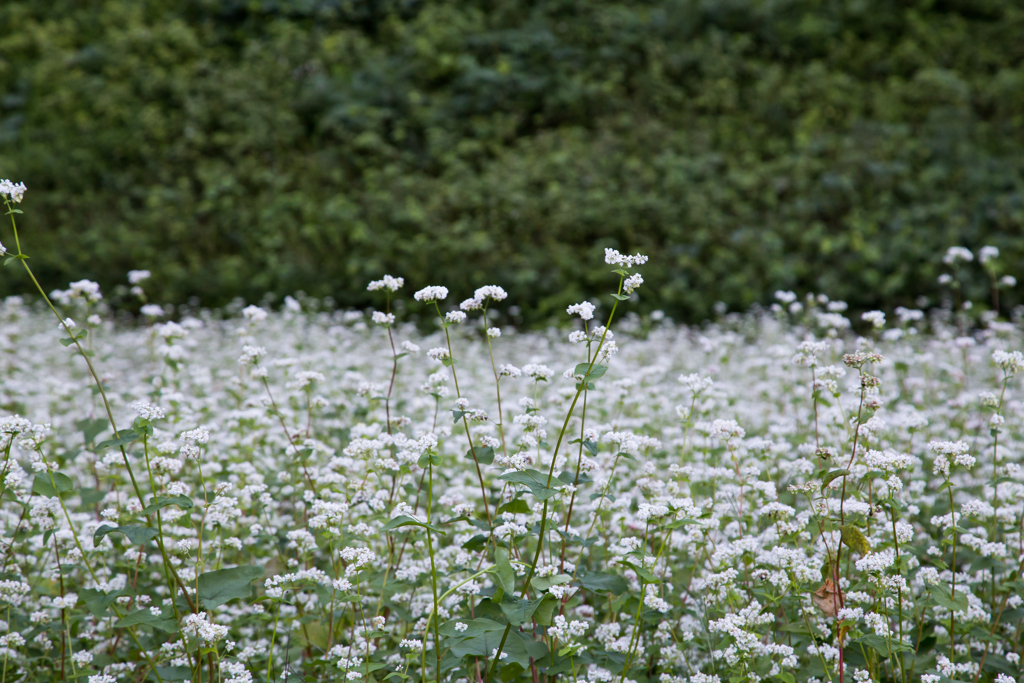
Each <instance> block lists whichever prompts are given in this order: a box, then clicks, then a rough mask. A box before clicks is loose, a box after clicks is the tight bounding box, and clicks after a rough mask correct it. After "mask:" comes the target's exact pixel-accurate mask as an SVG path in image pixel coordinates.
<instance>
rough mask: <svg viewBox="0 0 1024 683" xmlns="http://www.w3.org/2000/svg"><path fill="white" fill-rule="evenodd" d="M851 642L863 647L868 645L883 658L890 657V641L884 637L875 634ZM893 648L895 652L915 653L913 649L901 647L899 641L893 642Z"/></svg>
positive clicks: (905, 646)
mask: <svg viewBox="0 0 1024 683" xmlns="http://www.w3.org/2000/svg"><path fill="white" fill-rule="evenodd" d="M850 642H851V643H859V644H861V645H867V646H868V647H870V648H872V649H873V650H874V651H875V652H877V653H878V654H880V655H882V657H888V656H889V649H890V641H889V639H888V638H885V637H884V636H879V635H876V634H874V633H871V634H869V635H866V636H861V637H860V638H857V639H855V640H851V641H850ZM891 647H892V651H893V652H899V651H900V650H902V651H904V652H913V648H911V647H908V646H907V645H901V644H900V642H899V641H898V640H893V641H891Z"/></svg>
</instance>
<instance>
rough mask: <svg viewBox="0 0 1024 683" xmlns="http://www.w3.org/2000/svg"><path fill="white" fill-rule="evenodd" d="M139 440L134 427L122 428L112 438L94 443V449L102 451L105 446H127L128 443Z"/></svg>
mask: <svg viewBox="0 0 1024 683" xmlns="http://www.w3.org/2000/svg"><path fill="white" fill-rule="evenodd" d="M138 440H139V435H138V433H137V432H136V431H135V430H134V429H122V430H121V431H119V432H118V433H117V434H115V435H114V438H112V439H107V440H106V441H101V442H100V443H98V444H96V448H95V450H96V451H102V450H103V449H105V448H116V447H118V446H127V445H128V444H130V443H133V442H135V441H138Z"/></svg>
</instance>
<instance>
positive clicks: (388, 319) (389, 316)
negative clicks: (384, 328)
mask: <svg viewBox="0 0 1024 683" xmlns="http://www.w3.org/2000/svg"><path fill="white" fill-rule="evenodd" d="M370 318H371V320H373V322H374V323H375V324H377V325H394V324H395V314H394V313H382V312H381V311H374V312H373V314H372V315H371V316H370Z"/></svg>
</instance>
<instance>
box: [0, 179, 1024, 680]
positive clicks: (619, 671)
mask: <svg viewBox="0 0 1024 683" xmlns="http://www.w3.org/2000/svg"><path fill="white" fill-rule="evenodd" d="M22 192H23V189H22ZM4 194H5V195H6V196H7V197H8V198H9V199H13V198H14V196H15V194H14V193H13V191H11V190H10V188H9V187H8V188H6V191H5V193H4ZM20 198H21V196H20V193H19V194H18V195H17V199H18V200H20ZM16 203H17V201H14V202H11V203H9V204H8V208H9V209H10V210H12V211H14V210H15V209H14V207H15V204H16ZM12 217H14V214H13V213H12ZM12 237H13V235H12ZM5 241H8V243H9V240H8V239H7V238H5ZM8 256H11V258H12V260H14V261H17V263H15V262H12V263H10V264H9V265H8V267H11V268H14V267H18V268H22V267H23V266H24V267H25V276H26V279H29V278H30V271H29V270H28V264H30V263H31V261H27V260H25V259H24V258H23V255H22V253H21V250H20V247H19V248H18V249H17V251H14V250H11V251H9V252H8ZM961 257H962V255H961ZM605 260H606V263H607V264H608V265H607V269H608V270H609V271H611V272H609V274H608V291H606V292H603V293H602V292H595V293H594V298H593V300H592V301H590V302H581V303H579V304H577V305H575V306H572V307H570V308H569V310H568V311H567V314H566V325H565V327H564V328H561V329H551V330H548V331H546V332H517V331H516V330H515V329H513V328H511V327H508V326H504V325H502V324H501V322H500V321H501V320H502V319H503V317H502V313H501V311H504V310H505V309H506V308H507V306H509V305H511V304H514V303H515V302H511V301H509V300H508V299H507V298H506V295H505V292H504V290H503V289H502V288H501V287H500V286H498V285H486V286H483V287H481V288H480V289H478V290H476V292H474V293H470V292H464V293H461V294H462V296H463V297H466V296H468V297H469V298H466V299H465V300H461V302H460V297H458V296H456V295H455V294H454V293H449V292H448V290H447V289H446V288H444V287H443V286H440V285H438V286H432V287H427V288H425V289H421V290H419V291H416V292H411V291H407V290H406V288H405V285H404V282H403V281H402V279H401V278H398V277H391V276H385V277H383V279H381V280H379V281H376V282H373V283H369V289H370V290H371V291H372V292H374V293H375V294H376V295H377V296H379V299H380V305H379V307H378V310H376V311H373V312H369V311H367V312H363V311H347V312H345V311H334V310H328V309H326V308H325V307H322V306H321V304H320V302H317V301H314V300H297V299H294V298H291V297H288V298H287V299H286V300H285V304H284V305H283V306H281V307H280V310H276V311H272V310H270V308H269V307H258V306H252V305H249V306H245V305H244V304H240V305H238V306H235V307H231V308H229V309H226V310H218V311H207V310H201V309H196V310H192V311H189V312H185V313H183V314H181V315H179V316H176V317H175V319H174V320H173V321H172V320H169V319H165V310H164V309H163V308H161V307H159V306H155V305H153V304H149V305H147V306H145V307H143V314H144V315H143V320H141V321H135V322H125V321H123V320H120V319H117V316H115V315H114V314H113V313H112V312H111V311H109V310H107V309H106V308H105V306H104V299H103V293H102V292H101V291H99V288H98V287H97V286H95V285H94V284H93V283H91V282H88V281H80V282H76V283H72V284H71V285H70V287H69V288H68V289H67V290H64V291H58V292H53V293H47V294H49V298H50V300H51V301H52V302H53V309H52V310H51V309H50V308H48V307H46V306H45V305H44V303H43V302H42V301H40V302H39V303H38V304H33V305H30V304H29V303H26V302H25V301H23V300H22V299H20V298H17V297H11V298H8V299H7V300H6V301H4V302H3V303H2V305H0V348H2V350H3V354H2V357H0V362H2V367H0V372H2V375H3V382H2V384H0V401H2V410H3V413H4V415H5V416H6V417H4V418H3V419H2V421H0V433H2V434H0V435H2V440H0V448H2V451H3V462H4V464H3V466H2V474H0V553H2V555H3V560H2V567H0V573H2V576H0V651H2V657H3V663H2V679H0V680H2V681H3V683H6V682H7V681H43V680H58V679H59V680H63V679H73V678H76V679H83V680H87V681H88V682H89V683H113V682H114V681H124V682H135V681H143V680H150V681H183V680H187V681H196V682H197V683H201V682H202V681H208V682H209V683H214V682H215V681H216V682H224V683H228V682H230V683H249V682H250V681H269V680H281V681H365V682H366V683H370V682H372V681H390V682H393V683H401V682H403V681H413V682H417V681H456V682H458V683H489V682H490V681H532V682H533V683H540V682H541V681H543V682H544V683H553V682H554V681H556V680H557V681H565V682H568V681H572V682H573V683H579V682H581V681H588V682H592V683H597V682H612V683H626V682H629V681H635V682H637V683H648V682H654V681H659V682H663V683H712V682H715V683H726V682H728V683H739V682H740V681H780V682H782V683H795V682H796V681H819V682H820V681H830V682H840V683H842V682H844V681H869V680H870V681H879V682H881V681H899V682H901V683H909V682H910V681H924V682H925V683H938V682H940V681H948V680H956V681H974V682H977V681H985V682H989V681H998V683H1008V682H1009V681H1018V680H1019V672H1020V671H1021V664H1020V655H1021V652H1022V643H1021V635H1022V629H1021V625H1022V620H1024V599H1022V595H1024V580H1022V576H1021V570H1022V560H1024V534H1022V519H1024V516H1022V501H1024V472H1022V471H1021V467H1020V462H1021V457H1022V449H1024V432H1022V424H1021V418H1022V415H1024V403H1022V401H1021V386H1020V382H1021V378H1020V375H1019V373H1021V372H1022V371H1024V357H1022V355H1021V354H1020V353H1019V352H1017V351H1016V349H1020V348H1024V340H1022V335H1021V330H1020V327H1019V326H1018V325H1016V324H1011V323H1007V322H999V321H996V320H994V319H992V318H988V319H987V320H984V319H983V320H981V321H980V322H979V323H978V324H975V325H967V324H965V323H964V320H963V319H962V318H961V317H958V316H953V315H950V314H949V312H948V311H941V310H939V311H932V312H927V313H925V312H921V311H915V310H907V309H897V310H896V311H895V312H893V313H891V314H890V315H889V316H888V319H887V317H886V315H884V314H882V313H880V312H873V313H869V314H865V315H864V316H863V319H861V318H860V317H859V316H858V317H857V319H856V320H850V318H848V317H847V316H846V315H845V305H843V304H842V303H841V302H835V301H829V300H828V299H827V297H824V296H817V297H815V296H809V297H806V298H803V299H799V300H798V299H796V297H794V296H793V295H791V294H789V293H779V294H778V298H779V301H780V303H779V304H778V305H776V306H775V307H774V309H773V310H768V311H760V312H751V313H749V314H746V315H730V316H723V317H721V318H720V319H719V320H718V321H717V322H715V323H713V324H710V323H709V324H707V325H705V326H702V327H700V328H696V327H685V326H678V325H675V324H673V323H672V322H670V321H668V320H664V319H659V318H658V316H654V317H653V318H640V317H638V316H635V315H631V314H630V313H629V309H630V300H631V298H633V297H637V296H653V295H654V293H653V292H650V291H647V290H645V289H644V288H643V279H642V276H641V273H642V271H643V264H644V262H645V261H646V258H644V257H642V256H640V255H636V256H629V255H623V254H619V253H618V252H615V251H614V250H609V251H608V252H607V253H606V256H605ZM962 260H966V258H965V257H962ZM32 279H33V280H34V277H33V278H32ZM145 279H146V274H145V272H144V271H135V272H133V274H132V276H131V282H130V284H131V285H132V286H133V287H135V288H137V289H136V294H137V295H139V296H145ZM471 294H472V296H470V295H471ZM55 313H56V316H55V315H54V314H55ZM411 313H415V314H416V315H417V316H418V317H419V319H420V321H421V324H420V325H419V326H418V327H417V326H414V325H413V324H411V323H409V322H406V321H405V319H404V318H407V317H409V316H410V314H411ZM425 320H426V321H430V322H429V323H428V324H425V323H424V322H423V321H425ZM853 327H856V328H858V329H861V328H863V329H861V332H862V334H860V335H859V334H857V333H856V332H854V331H853ZM423 330H428V332H424V331H423Z"/></svg>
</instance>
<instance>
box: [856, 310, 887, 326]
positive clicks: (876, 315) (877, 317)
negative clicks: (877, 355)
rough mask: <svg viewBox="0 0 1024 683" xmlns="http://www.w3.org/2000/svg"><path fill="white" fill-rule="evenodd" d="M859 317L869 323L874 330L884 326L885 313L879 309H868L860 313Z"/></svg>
mask: <svg viewBox="0 0 1024 683" xmlns="http://www.w3.org/2000/svg"><path fill="white" fill-rule="evenodd" d="M860 319H861V320H863V321H864V322H867V323H871V326H872V327H874V328H875V329H876V330H877V329H881V328H883V327H885V313H882V312H881V311H868V312H866V313H862V314H861V316H860Z"/></svg>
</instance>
